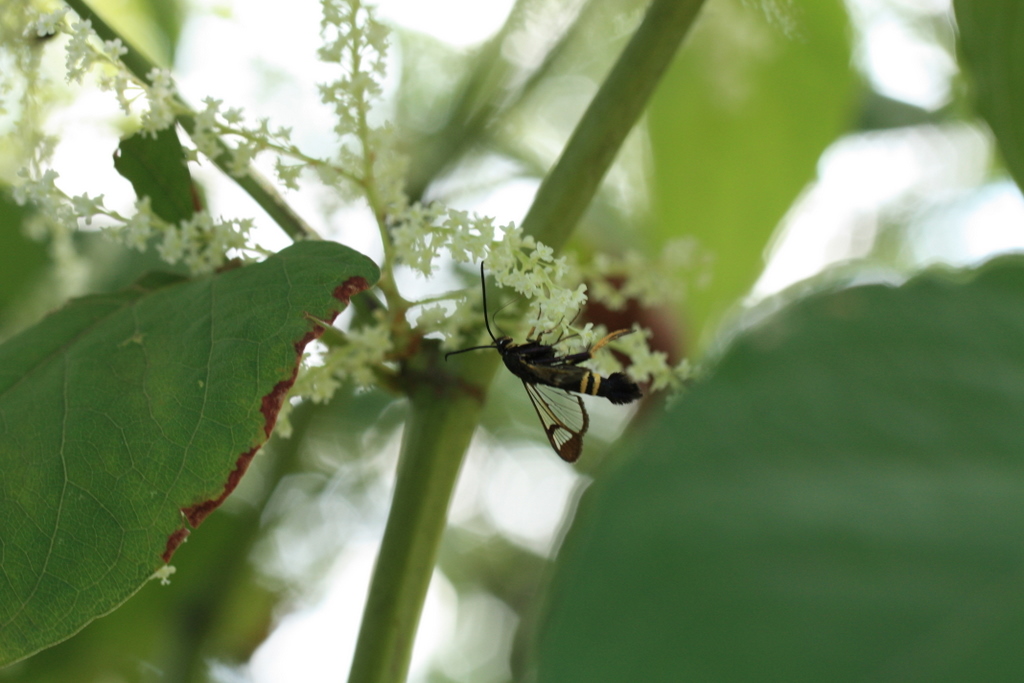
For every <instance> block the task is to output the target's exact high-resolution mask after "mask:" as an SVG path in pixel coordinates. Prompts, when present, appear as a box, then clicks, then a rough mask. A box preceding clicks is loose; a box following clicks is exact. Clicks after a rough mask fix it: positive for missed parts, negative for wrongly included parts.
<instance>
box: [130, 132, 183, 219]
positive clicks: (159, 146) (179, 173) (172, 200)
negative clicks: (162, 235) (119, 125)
mask: <svg viewBox="0 0 1024 683" xmlns="http://www.w3.org/2000/svg"><path fill="white" fill-rule="evenodd" d="M114 168H116V169H117V172H118V173H120V174H121V175H123V176H124V177H125V178H127V179H128V180H129V181H130V182H131V184H132V187H133V188H134V189H135V194H136V196H138V197H140V198H142V197H149V201H150V206H151V207H152V209H153V213H155V214H156V215H157V216H159V217H160V218H162V219H163V220H165V221H167V222H168V223H170V224H172V225H177V224H178V223H179V222H181V221H184V220H188V219H189V218H191V217H192V214H193V213H195V211H196V205H195V192H196V189H195V187H194V186H193V184H192V174H190V173H189V171H188V166H187V164H186V160H185V153H184V152H183V151H182V149H181V142H180V141H179V140H178V131H177V129H176V128H175V127H174V126H172V127H170V128H165V129H164V130H162V131H160V132H159V133H157V134H156V137H155V138H154V137H152V136H150V135H146V134H143V133H136V134H135V135H132V136H130V137H127V138H125V139H124V140H121V144H120V145H119V146H118V153H117V154H116V155H115V156H114Z"/></svg>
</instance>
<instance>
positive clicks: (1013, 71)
mask: <svg viewBox="0 0 1024 683" xmlns="http://www.w3.org/2000/svg"><path fill="white" fill-rule="evenodd" d="M953 7H954V9H955V10H956V20H957V25H958V27H959V29H960V42H959V46H960V58H961V59H960V61H961V63H962V65H963V66H964V68H965V70H966V71H967V73H968V75H969V76H970V80H971V82H972V85H973V91H974V93H973V94H974V99H975V101H976V103H977V109H978V113H979V114H981V116H982V117H983V118H984V119H985V120H986V121H987V122H988V125H989V126H991V127H992V133H993V134H994V135H995V137H996V142H997V143H998V144H999V150H1000V151H1001V152H1002V154H1003V158H1004V159H1005V160H1006V165H1007V167H1008V168H1009V169H1010V173H1011V174H1013V177H1014V179H1015V180H1016V181H1017V185H1019V186H1021V187H1024V73H1021V70H1020V69H1019V68H1016V67H1017V65H1019V64H1021V62H1022V61H1024V4H1021V3H1020V2H1018V1H1017V0H986V1H985V2H976V1H975V0H969V1H967V2H965V1H964V0H955V2H954V3H953Z"/></svg>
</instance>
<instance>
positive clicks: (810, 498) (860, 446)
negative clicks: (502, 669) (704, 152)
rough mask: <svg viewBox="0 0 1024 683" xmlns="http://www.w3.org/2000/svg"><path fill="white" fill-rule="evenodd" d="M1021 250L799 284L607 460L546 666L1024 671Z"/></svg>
mask: <svg viewBox="0 0 1024 683" xmlns="http://www.w3.org/2000/svg"><path fill="white" fill-rule="evenodd" d="M1022 415H1024V259H1022V258H1021V257H1019V256H1015V257H1011V258H1006V259H1003V260H1000V261H998V262H992V263H990V264H988V265H987V266H985V267H984V268H982V269H981V270H980V271H978V272H976V273H972V274H968V275H966V276H965V275H964V274H952V275H951V274H947V273H930V274H925V275H922V276H920V277H918V278H916V279H914V280H912V281H910V282H908V283H907V284H905V285H904V286H901V287H890V286H885V285H871V286H861V287H855V288H851V289H847V290H845V291H839V292H833V293H826V294H819V295H815V296H812V297H810V298H808V299H806V300H803V301H799V302H797V303H795V304H793V305H791V306H789V307H788V308H787V309H784V310H782V311H781V312H780V313H778V314H775V315H774V316H772V317H770V318H768V319H767V320H765V321H764V322H762V323H760V324H759V325H758V326H757V327H755V328H754V329H750V330H748V331H747V332H745V333H743V334H742V335H741V336H740V337H739V338H737V339H736V341H735V342H734V343H733V344H732V345H731V347H730V348H729V349H728V350H727V351H726V352H725V353H724V355H723V356H722V357H721V359H720V361H719V362H718V363H717V367H715V368H714V369H713V370H712V371H711V373H710V376H709V377H707V379H705V380H704V381H701V382H699V383H698V384H697V386H695V387H694V388H693V389H692V390H691V391H690V392H688V393H687V394H686V395H685V396H683V397H682V398H681V399H680V400H679V402H678V403H677V404H676V405H675V406H674V407H673V408H672V409H671V410H670V412H669V414H668V415H666V416H665V417H664V419H662V420H660V422H659V423H658V424H657V426H656V427H654V428H653V429H651V430H650V431H649V432H647V433H646V434H644V435H643V436H640V438H639V439H638V443H636V444H635V447H634V448H633V449H631V450H632V456H631V457H628V458H627V459H626V460H624V461H622V462H620V463H618V464H617V465H616V466H615V467H613V468H612V469H610V470H606V471H605V472H604V473H602V474H599V475H598V477H597V481H596V482H595V483H594V484H593V485H592V486H591V487H590V488H589V489H588V490H587V492H586V493H585V494H584V496H583V500H582V502H581V506H580V512H579V514H578V516H577V519H576V521H575V522H574V524H573V526H572V529H571V530H570V532H569V534H568V536H567V539H566V542H565V545H564V548H563V550H562V552H561V554H560V556H559V558H558V560H557V568H556V572H555V576H554V579H553V584H552V586H551V589H550V600H549V604H548V605H547V609H546V612H547V614H546V618H545V619H544V620H543V623H544V627H543V630H542V631H541V632H540V634H539V637H538V641H537V643H538V644H537V648H536V652H535V653H534V666H535V667H536V668H537V670H538V671H539V676H538V677H537V680H538V681H540V682H541V683H545V682H547V681H559V682H561V681H588V682H589V683H600V682H602V681H615V682H616V683H618V682H619V681H626V680H630V681H645V682H647V683H650V682H652V681H655V682H656V681H673V682H675V681H760V680H766V679H767V680H777V681H839V682H842V681H864V680H900V681H908V680H927V681H950V682H953V681H965V680H978V681H982V680H984V681H995V680H1000V681H1012V680H1022V679H1024V659H1022V658H1021V656H1020V642H1021V640H1022V639H1024V616H1022V615H1024V609H1022V608H1024V593H1022V591H1021V589H1020V577H1021V575H1022V572H1024V545H1022V544H1021V539H1022V538H1024V495H1022V492H1024V420H1022V419H1021V416H1022Z"/></svg>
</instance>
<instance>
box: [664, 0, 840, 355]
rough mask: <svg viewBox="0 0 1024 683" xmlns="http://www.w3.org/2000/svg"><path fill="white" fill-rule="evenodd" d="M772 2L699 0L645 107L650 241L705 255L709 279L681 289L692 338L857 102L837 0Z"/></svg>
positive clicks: (756, 269)
mask: <svg viewBox="0 0 1024 683" xmlns="http://www.w3.org/2000/svg"><path fill="white" fill-rule="evenodd" d="M776 5H780V3H757V2H741V1H740V0H720V1H716V2H713V3H708V6H707V7H706V8H705V10H704V12H703V13H702V14H701V15H700V17H699V19H698V22H697V25H696V26H695V28H694V31H693V33H692V35H691V36H690V37H689V39H688V41H687V44H686V46H685V48H684V50H683V52H682V54H681V55H680V58H679V60H678V61H677V62H676V64H675V65H674V66H673V68H672V69H671V70H669V72H668V73H667V74H666V75H665V78H664V79H663V80H662V83H661V85H660V86H659V88H658V90H657V92H656V93H655V96H654V98H653V99H652V101H651V107H650V109H649V116H648V122H649V130H650V136H651V152H652V155H653V160H654V167H655V171H656V173H655V188H654V190H655V195H654V204H655V209H656V214H657V226H656V227H657V229H658V230H659V231H660V234H658V235H656V236H655V245H654V246H655V248H660V247H661V246H662V245H663V244H664V242H665V241H666V240H668V239H671V238H673V237H678V236H681V235H693V236H695V237H696V238H697V239H698V241H699V244H700V246H701V248H702V249H703V250H704V251H705V252H707V253H709V254H710V255H711V258H712V265H711V271H710V272H711V280H710V284H709V285H708V286H707V287H703V288H692V289H691V290H690V291H689V292H688V295H687V296H688V299H687V311H686V315H687V318H688V320H689V323H690V326H691V328H692V329H693V331H694V338H695V341H697V340H699V339H700V337H701V335H703V337H704V339H705V340H707V339H708V338H709V333H710V332H713V329H714V326H715V324H716V323H717V322H718V320H719V319H720V317H721V316H722V314H723V313H724V312H725V311H726V310H727V309H728V308H729V307H730V306H732V305H733V304H734V303H735V302H736V301H737V300H738V299H739V298H740V297H742V296H743V295H744V294H746V292H747V291H748V290H749V289H750V287H751V286H752V285H753V284H754V282H755V281H756V279H757V277H758V276H759V275H760V273H761V271H762V270H763V268H764V252H765V249H766V247H767V245H768V241H769V238H770V237H771V235H772V233H773V232H774V230H775V227H776V226H777V225H778V223H779V221H780V220H781V219H782V217H783V216H784V215H785V213H786V211H788V210H789V208H790V206H791V205H792V203H793V201H794V200H795V199H796V198H797V197H798V195H799V194H800V192H801V191H803V189H804V187H806V185H807V183H809V182H810V181H811V180H813V179H814V174H815V169H816V165H817V161H818V158H819V156H820V155H821V153H822V152H823V151H824V150H825V148H826V147H827V146H828V145H829V144H831V143H832V142H833V141H834V140H835V139H836V137H837V136H839V135H840V134H841V133H842V132H843V131H844V130H846V129H847V127H848V125H849V121H850V120H851V118H852V116H853V108H854V107H855V104H856V98H857V93H858V90H859V86H858V82H857V79H856V76H855V75H854V73H853V71H852V70H851V68H850V61H851V50H850V38H849V34H850V27H849V22H848V19H847V16H846V12H845V10H844V9H843V3H842V2H840V1H839V0H823V1H816V2H800V3H786V4H784V6H782V7H783V10H782V11H781V12H777V13H772V12H771V11H770V10H772V9H775V10H778V9H779V7H776Z"/></svg>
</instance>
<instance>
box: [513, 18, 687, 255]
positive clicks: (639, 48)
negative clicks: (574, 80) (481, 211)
mask: <svg viewBox="0 0 1024 683" xmlns="http://www.w3.org/2000/svg"><path fill="white" fill-rule="evenodd" d="M703 4H704V0H653V2H652V3H651V5H650V7H649V8H648V10H647V14H646V16H645V17H644V20H643V22H641V24H640V27H639V28H638V29H637V31H636V33H635V34H634V35H633V37H632V38H631V39H630V41H629V44H628V45H627V46H626V49H625V50H623V52H622V55H621V56H620V57H619V59H618V61H617V62H616V63H615V66H614V67H612V70H611V72H610V73H609V74H608V77H607V78H606V79H605V81H604V83H602V84H601V88H600V89H599V90H598V91H597V94H596V95H595V96H594V99H593V101H592V102H591V103H590V106H589V107H587V111H586V112H585V113H584V114H583V117H582V118H581V119H580V122H579V124H577V126H576V130H575V131H573V134H572V137H571V138H569V142H568V144H567V145H566V147H565V151H564V152H562V156H561V157H560V158H559V159H558V163H556V164H555V167H554V168H553V169H552V170H551V172H550V173H549V174H548V175H547V177H546V178H545V179H544V182H543V183H541V186H540V189H539V190H538V191H537V196H536V197H535V198H534V200H533V205H532V206H531V207H530V210H529V212H527V214H526V217H525V218H523V231H524V232H526V233H527V234H529V235H533V236H534V237H536V238H537V239H538V240H540V241H541V242H543V243H544V244H547V245H548V246H550V247H553V248H554V249H555V251H559V250H560V249H561V247H562V246H563V245H564V244H565V243H566V241H567V240H568V239H569V236H570V235H571V234H572V231H573V230H575V229H576V224H577V223H578V222H579V220H580V218H581V217H582V216H583V212H584V211H585V210H586V208H587V206H589V205H590V202H591V200H592V199H593V198H594V195H595V194H596V193H597V190H598V187H599V186H600V184H601V179H602V178H604V176H605V173H607V171H608V169H609V167H611V165H612V162H613V161H614V160H615V155H616V154H618V152H619V149H620V148H621V147H622V143H623V142H624V141H625V139H626V136H627V135H628V134H629V132H630V131H631V130H633V126H635V125H636V122H637V121H638V120H639V119H640V115H641V114H642V113H643V111H644V109H645V108H646V107H647V102H648V100H649V99H650V97H651V95H652V94H653V93H654V88H655V86H657V84H658V81H659V80H660V79H661V75H662V74H663V73H664V72H665V70H666V69H667V68H668V66H669V64H671V63H672V58H673V57H674V56H675V54H676V51H677V50H678V48H679V45H680V44H681V43H682V42H683V38H684V37H686V34H687V33H688V32H689V30H690V26H691V25H692V24H693V22H694V19H696V17H697V12H698V11H699V10H700V8H701V6H702V5H703Z"/></svg>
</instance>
